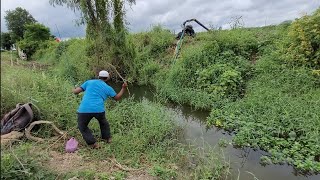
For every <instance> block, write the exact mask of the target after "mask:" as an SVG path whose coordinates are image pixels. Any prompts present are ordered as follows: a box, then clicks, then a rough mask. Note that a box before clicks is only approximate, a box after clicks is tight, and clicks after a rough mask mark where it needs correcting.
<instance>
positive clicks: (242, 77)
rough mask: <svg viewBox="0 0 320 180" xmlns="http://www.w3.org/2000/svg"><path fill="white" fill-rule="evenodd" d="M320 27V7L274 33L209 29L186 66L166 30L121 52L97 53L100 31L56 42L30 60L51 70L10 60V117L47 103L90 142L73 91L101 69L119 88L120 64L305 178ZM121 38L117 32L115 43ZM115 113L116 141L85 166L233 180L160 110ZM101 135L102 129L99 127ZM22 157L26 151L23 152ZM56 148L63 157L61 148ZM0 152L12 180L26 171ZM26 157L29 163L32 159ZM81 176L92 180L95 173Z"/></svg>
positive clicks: (312, 150)
mask: <svg viewBox="0 0 320 180" xmlns="http://www.w3.org/2000/svg"><path fill="white" fill-rule="evenodd" d="M319 22H320V9H318V10H316V11H315V12H314V13H313V14H311V15H305V16H303V17H301V18H300V19H296V20H295V21H293V22H285V23H282V24H279V25H274V26H267V27H259V28H238V29H232V30H212V31H211V32H201V33H198V34H197V36H196V37H195V38H191V37H185V39H184V41H183V45H182V50H181V52H180V54H179V56H178V58H177V59H175V58H173V53H174V49H175V45H176V44H175V43H176V42H175V39H174V35H173V34H172V33H171V32H170V31H168V30H166V29H164V28H162V27H160V26H155V27H154V28H153V29H152V30H150V31H149V32H143V33H138V34H128V33H126V32H123V34H122V33H120V35H121V36H126V38H125V40H124V41H123V42H122V41H121V42H119V43H120V44H122V45H123V48H122V49H117V47H118V45H119V44H117V43H115V44H113V45H112V47H113V48H112V50H110V51H108V52H104V51H102V49H103V48H102V49H95V48H98V47H96V46H94V44H95V42H96V41H99V40H101V39H99V37H101V36H100V35H99V34H98V35H95V36H94V37H92V38H86V39H73V40H69V41H63V42H60V43H58V42H50V43H48V44H47V45H46V46H44V47H45V48H42V49H39V50H38V51H36V52H35V53H34V55H33V56H32V58H31V59H32V60H35V62H36V63H39V64H41V65H42V66H45V67H46V69H45V71H43V70H41V69H40V70H39V69H38V70H37V68H36V67H35V68H33V70H31V69H30V68H26V66H27V65H28V63H30V62H24V63H22V64H20V65H18V66H17V65H14V66H11V65H10V63H9V61H8V60H7V61H5V60H2V62H1V65H2V69H1V75H2V80H1V87H3V88H2V89H1V92H2V98H1V110H2V112H7V111H8V110H9V109H11V108H12V107H14V105H15V104H16V103H18V102H21V101H24V102H25V101H27V100H29V99H28V97H32V98H34V99H36V100H37V101H38V102H37V104H38V106H39V107H40V108H41V117H42V118H43V119H48V120H51V121H53V122H55V123H56V124H57V125H58V126H59V127H62V128H63V129H64V130H66V131H68V132H69V133H70V135H72V136H76V137H78V139H81V138H80V135H79V133H78V131H77V130H76V129H75V128H74V127H75V126H76V124H75V123H76V121H75V114H74V111H75V109H76V108H77V105H78V103H79V100H80V97H75V96H73V95H72V94H70V92H69V91H70V89H71V88H72V87H74V86H75V85H79V84H80V83H81V82H83V81H85V80H87V79H89V78H92V77H94V76H96V73H97V71H98V70H101V69H107V70H109V71H110V72H112V74H113V78H114V79H113V80H115V81H119V80H120V78H119V77H117V75H116V71H115V69H114V67H113V66H110V64H115V67H116V69H117V71H118V72H120V73H121V74H122V76H123V77H125V79H127V80H128V82H129V84H139V85H152V86H154V87H155V89H156V92H157V95H158V96H159V97H162V98H164V99H167V100H169V101H171V102H174V103H180V104H188V105H191V106H192V107H193V108H195V109H206V110H210V111H211V113H210V116H209V117H208V118H207V125H208V127H210V126H216V127H219V128H221V129H224V130H226V131H228V132H230V133H231V134H233V135H234V136H233V144H234V145H236V146H240V147H252V148H255V149H262V150H265V151H266V152H268V154H267V155H266V156H263V157H261V162H262V163H264V164H271V163H288V164H290V165H292V166H294V167H295V168H296V169H297V170H299V171H301V172H310V173H319V172H320V147H319V145H320V136H319V134H320V69H319V68H320V48H319V47H320V44H319V42H320V36H319V34H320V25H319ZM111 34H112V33H111ZM91 35H92V34H91ZM93 35H94V34H93ZM120 35H119V34H117V33H115V34H113V35H111V37H117V36H120ZM104 40H109V39H104ZM103 42H104V41H102V40H101V42H100V41H99V43H103ZM110 42H111V40H110ZM112 42H113V41H112ZM99 43H98V44H99ZM103 47H104V46H103ZM1 55H5V53H1ZM7 57H8V56H7ZM32 62H33V61H32ZM23 64H26V66H24V65H23ZM18 72H19V73H18ZM129 89H130V85H129ZM21 94H22V96H21ZM108 107H110V108H111V109H110V112H108V118H109V120H110V123H111V124H112V125H111V127H112V128H113V129H112V132H114V142H113V144H112V145H111V146H109V145H104V146H103V150H101V151H96V153H93V154H92V153H91V151H89V150H88V149H86V148H83V149H80V150H79V152H78V155H79V156H80V157H81V158H83V160H84V162H86V161H90V162H94V161H95V160H101V159H102V160H105V161H106V162H105V163H113V162H114V161H111V160H110V161H108V159H112V158H113V157H115V158H116V159H117V160H118V161H119V162H120V163H121V164H125V165H126V166H130V167H132V168H135V169H139V168H144V169H146V171H145V172H147V173H149V174H151V175H154V176H157V177H160V178H162V179H168V178H171V177H175V178H182V177H184V175H185V176H187V177H193V178H196V179H200V178H203V179H212V178H217V179H224V178H223V177H225V176H226V174H228V164H227V163H225V162H224V161H221V160H218V158H216V155H215V154H210V157H212V158H214V160H215V161H217V162H218V163H217V162H215V163H214V164H215V165H214V166H212V164H210V161H208V159H209V158H208V159H206V158H205V157H206V155H204V156H197V153H196V152H194V149H192V148H187V147H185V146H183V145H180V144H179V143H178V142H177V139H179V138H178V137H179V135H181V134H179V127H177V126H176V125H175V124H174V123H173V121H172V119H174V117H173V116H172V115H171V114H170V111H168V109H166V108H164V107H163V106H162V105H161V104H160V103H157V102H149V101H141V102H134V101H133V100H132V99H127V100H124V101H122V102H119V103H118V102H117V103H115V102H108ZM168 112H169V113H168ZM2 114H3V113H2ZM44 128H45V127H44ZM93 129H94V130H95V131H96V132H98V127H97V124H94V125H93ZM43 132H46V131H41V129H40V130H39V131H38V133H39V134H40V135H42V136H47V137H48V136H50V134H43ZM28 145H32V143H30V142H28V143H26V144H20V145H19V144H18V145H16V148H17V149H16V150H14V151H16V153H17V155H20V156H19V157H18V158H19V159H20V158H22V157H23V156H26V154H25V153H26V152H28V150H30V148H31V150H32V146H28ZM40 148H42V146H40ZM21 149H22V150H21ZM26 149H28V150H26ZM20 150H21V151H22V152H24V153H18V151H20ZM55 150H56V151H57V152H60V153H62V147H61V146H60V147H57V148H56V149H55ZM194 154H195V156H193V155H194ZM1 155H2V157H3V158H4V159H5V161H1V163H2V164H1V168H2V167H3V168H6V167H12V168H9V169H11V170H12V169H14V170H12V171H9V169H4V170H5V171H6V172H8V173H6V174H5V176H6V178H9V177H10V176H12V175H13V173H16V172H21V171H25V167H21V166H20V165H19V164H17V162H16V160H15V158H14V157H13V155H12V154H10V151H4V153H1ZM193 158H196V159H197V160H196V162H197V163H196V164H195V166H194V165H192V166H190V167H189V166H188V165H187V166H186V165H185V163H187V164H188V163H190V159H193ZM25 160H26V162H25V163H27V161H28V163H29V160H28V158H26V159H25ZM30 161H31V160H30ZM95 163H98V162H95ZM99 163H101V162H99ZM31 164H32V166H30V169H29V170H27V171H28V172H30V173H36V174H37V173H38V172H37V171H36V170H34V169H37V168H34V167H33V165H35V167H38V166H36V165H39V164H38V163H35V164H33V163H31ZM99 165H101V164H94V165H93V167H96V166H99ZM44 172H46V173H48V172H47V171H45V170H44V171H43V172H42V173H43V174H41V175H46V173H44ZM186 172H188V173H186ZM10 173H12V174H10ZM52 173H53V174H55V173H57V172H54V171H52ZM64 173H65V174H64V175H66V174H67V173H66V172H64ZM68 173H69V172H68ZM72 173H73V174H77V173H80V174H81V173H84V174H86V175H88V174H89V175H90V176H91V175H92V174H93V172H92V171H91V170H88V171H81V172H77V171H72ZM72 173H71V174H72ZM114 173H115V174H113V172H112V171H109V174H107V175H105V176H107V177H109V176H114V177H120V178H123V177H124V176H129V175H130V173H126V171H115V172H114ZM55 175H57V174H55ZM89 175H88V176H89ZM66 176H67V175H66Z"/></svg>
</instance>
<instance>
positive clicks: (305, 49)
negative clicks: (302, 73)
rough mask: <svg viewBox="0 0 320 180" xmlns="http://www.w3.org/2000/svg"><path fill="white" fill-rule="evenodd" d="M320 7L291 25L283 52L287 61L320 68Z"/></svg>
mask: <svg viewBox="0 0 320 180" xmlns="http://www.w3.org/2000/svg"><path fill="white" fill-rule="evenodd" d="M319 22H320V9H318V10H316V11H315V12H314V13H313V14H312V15H305V16H303V17H302V18H300V19H297V20H296V21H294V22H293V23H292V25H291V26H290V27H289V32H288V34H287V37H286V39H285V41H283V43H282V49H281V52H282V53H283V58H284V60H285V61H286V62H287V63H290V64H297V65H303V66H308V67H312V68H314V69H319V68H320V24H319Z"/></svg>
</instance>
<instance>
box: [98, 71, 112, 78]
mask: <svg viewBox="0 0 320 180" xmlns="http://www.w3.org/2000/svg"><path fill="white" fill-rule="evenodd" d="M109 76H110V75H109V73H108V71H105V70H102V71H100V72H99V77H107V78H108V77H109Z"/></svg>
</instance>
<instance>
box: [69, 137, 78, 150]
mask: <svg viewBox="0 0 320 180" xmlns="http://www.w3.org/2000/svg"><path fill="white" fill-rule="evenodd" d="M77 149H78V141H77V140H76V139H75V138H74V137H72V138H71V139H69V140H68V141H67V143H66V152H68V153H73V152H75V151H76V150H77Z"/></svg>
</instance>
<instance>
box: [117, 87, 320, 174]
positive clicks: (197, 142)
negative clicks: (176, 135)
mask: <svg viewBox="0 0 320 180" xmlns="http://www.w3.org/2000/svg"><path fill="white" fill-rule="evenodd" d="M120 87H121V85H115V90H116V91H117V92H118V90H119V89H120ZM129 90H130V93H131V95H134V97H135V99H137V100H140V99H143V98H146V99H148V100H150V101H152V100H153V98H154V90H153V89H152V88H150V87H147V86H130V87H129ZM126 94H127V93H126ZM125 96H127V95H125ZM167 108H168V109H169V110H168V111H174V114H175V122H176V123H177V124H179V125H180V126H182V127H183V131H184V140H183V141H184V142H188V143H190V144H192V145H194V146H196V147H208V146H213V147H216V148H217V150H219V149H220V147H219V145H218V143H219V141H220V139H224V140H226V141H227V142H230V141H231V139H232V136H231V135H229V134H228V133H226V132H225V131H223V130H219V129H217V128H216V127H212V128H210V129H207V128H206V125H205V121H206V118H207V117H208V116H209V112H207V111H198V110H193V109H192V108H191V107H190V106H186V105H175V104H168V105H167ZM221 150H222V151H219V152H221V157H225V159H226V160H227V161H228V162H230V166H231V170H230V171H231V176H230V178H229V179H238V176H239V179H240V180H249V179H255V180H256V179H258V180H320V174H318V175H312V176H303V175H297V173H296V171H295V170H294V168H293V167H292V166H288V165H267V166H262V165H260V157H261V156H262V155H264V154H266V152H264V151H260V150H256V151H255V150H253V149H251V148H246V149H240V148H234V147H233V146H232V145H230V144H229V145H227V147H225V148H221ZM222 152H223V153H222Z"/></svg>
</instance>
